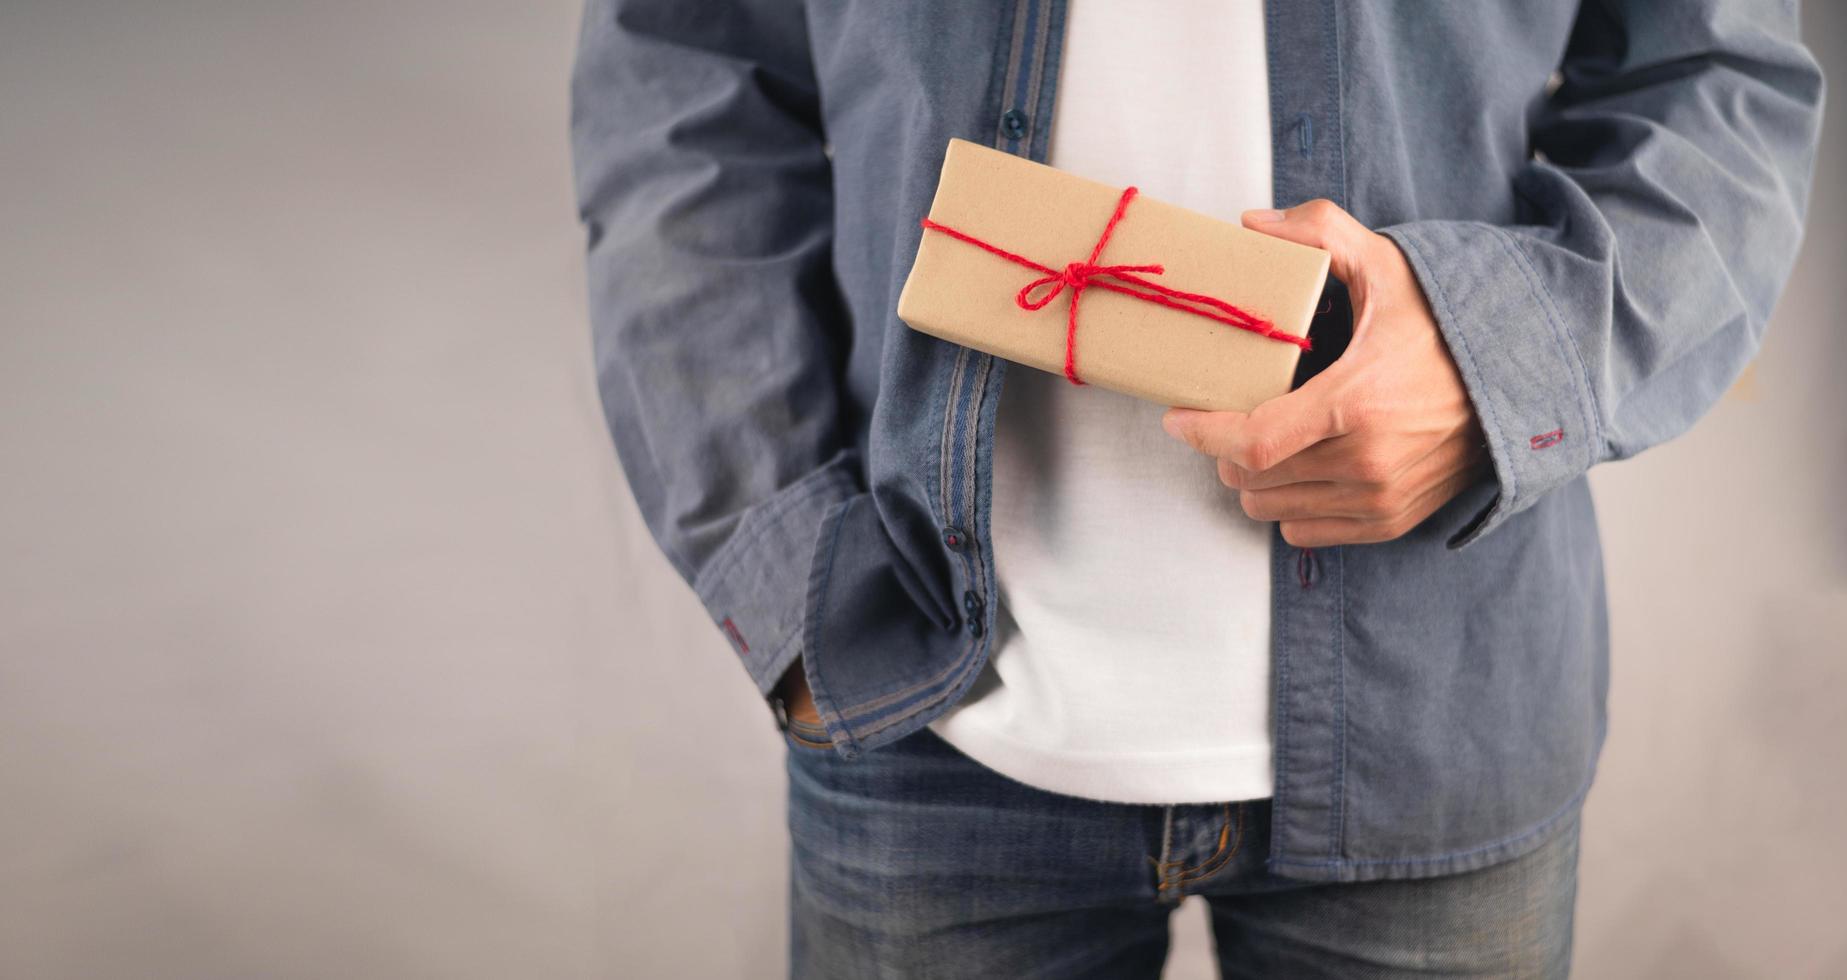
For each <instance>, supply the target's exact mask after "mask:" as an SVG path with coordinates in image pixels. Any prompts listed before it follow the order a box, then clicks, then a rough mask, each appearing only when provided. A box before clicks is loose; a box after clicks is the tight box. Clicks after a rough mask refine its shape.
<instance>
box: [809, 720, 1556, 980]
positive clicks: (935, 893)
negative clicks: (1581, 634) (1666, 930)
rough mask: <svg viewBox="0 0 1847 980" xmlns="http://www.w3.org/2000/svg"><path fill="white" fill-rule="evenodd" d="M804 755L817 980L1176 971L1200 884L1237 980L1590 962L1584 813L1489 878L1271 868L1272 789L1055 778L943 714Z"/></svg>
mask: <svg viewBox="0 0 1847 980" xmlns="http://www.w3.org/2000/svg"><path fill="white" fill-rule="evenodd" d="M786 767H787V770H788V774H789V835H790V839H791V841H792V844H793V848H792V850H793V855H792V856H793V860H792V861H791V867H790V874H789V910H790V915H789V925H790V936H789V967H790V968H789V975H790V976H792V977H800V978H802V980H823V978H826V980H860V978H863V977H917V978H923V977H1007V978H1016V977H1018V978H1026V977H1060V978H1066V980H1072V978H1079V977H1098V978H1110V980H1122V978H1126V977H1158V976H1160V975H1161V966H1162V963H1163V962H1164V961H1165V960H1166V958H1167V952H1168V913H1169V912H1170V911H1171V910H1172V909H1173V908H1174V907H1175V906H1177V905H1179V904H1180V902H1181V901H1183V900H1184V899H1185V898H1187V897H1188V896H1193V895H1197V896H1200V897H1202V898H1203V899H1204V900H1205V901H1206V904H1207V907H1208V909H1209V910H1210V914H1211V923H1212V932H1213V936H1214V942H1213V946H1214V947H1215V951H1216V954H1217V958H1218V961H1219V965H1220V968H1221V971H1222V975H1223V976H1226V977H1287V978H1290V980H1316V978H1339V980H1357V978H1387V977H1393V978H1401V977H1430V976H1443V977H1452V978H1454V977H1519V978H1521V980H1544V978H1560V977H1564V976H1566V975H1567V974H1568V973H1569V971H1570V965H1571V946H1572V931H1573V922H1572V910H1573V905H1574V900H1575V899H1576V897H1577V863H1578V834H1577V821H1576V820H1575V819H1569V820H1567V821H1566V822H1565V824H1564V826H1563V827H1562V828H1561V832H1560V833H1557V834H1554V835H1551V836H1550V837H1549V838H1548V839H1547V841H1546V843H1545V844H1544V845H1542V846H1541V847H1539V848H1537V849H1535V850H1533V851H1529V852H1527V853H1526V854H1524V855H1521V856H1520V857H1519V858H1516V859H1513V860H1509V861H1502V862H1500V863H1498V864H1495V865H1492V866H1490V867H1486V868H1480V869H1477V870H1475V871H1471V872H1466V873H1462V874H1453V875H1444V876H1441V877H1437V878H1416V879H1408V880H1400V881H1364V882H1304V881H1300V880H1297V879H1295V878H1286V877H1282V876H1279V875H1276V874H1273V873H1271V872H1270V871H1269V870H1268V869H1267V868H1266V862H1265V858H1266V857H1267V844H1268V841H1269V830H1270V817H1271V804H1270V801H1268V800H1251V801H1243V802H1233V803H1189V804H1179V805H1175V806H1147V805H1136V804H1127V803H1105V802H1102V801H1100V800H1086V799H1079V798H1077V797H1073V796H1064V795H1061V794H1058V793H1049V792H1046V791H1044V790H1039V789H1035V788H1033V787H1031V786H1027V785H1024V784H1022V783H1018V782H1015V781H1014V780H1011V779H1008V778H1007V777H1005V776H1002V775H1000V774H999V773H996V772H994V771H992V770H989V769H987V768H986V767H985V766H983V765H981V764H980V763H979V762H976V761H975V760H973V759H970V758H969V757H968V756H966V755H963V754H962V753H961V752H959V751H957V750H956V749H955V747H954V746H952V745H950V744H949V743H948V742H946V741H944V740H943V739H942V738H941V737H940V736H938V735H937V734H936V733H935V732H934V731H931V730H930V729H928V728H926V729H924V730H922V731H919V732H914V733H912V734H911V735H908V736H906V737H905V738H902V739H900V740H898V741H896V742H891V743H887V744H885V745H881V746H879V747H878V748H877V749H874V750H871V751H869V752H866V753H863V754H862V755H861V757H860V758H858V759H855V760H853V761H850V762H849V761H846V760H843V759H842V758H841V757H840V755H839V753H836V752H833V751H831V750H828V749H824V748H811V747H808V746H806V745H804V743H803V742H801V741H800V740H799V739H797V738H795V737H794V736H793V735H791V737H790V739H789V752H788V756H787V763H786ZM1574 817H1575V814H1574Z"/></svg>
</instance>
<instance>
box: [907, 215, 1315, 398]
mask: <svg viewBox="0 0 1847 980" xmlns="http://www.w3.org/2000/svg"><path fill="white" fill-rule="evenodd" d="M1136 193H1137V191H1136V189H1135V188H1133V187H1130V188H1126V189H1124V190H1123V192H1122V196H1121V197H1120V198H1118V199H1117V201H1116V212H1115V213H1114V214H1112V215H1110V219H1109V224H1107V225H1104V226H1103V234H1102V235H1100V236H1098V238H1097V244H1096V246H1095V247H1094V248H1092V249H1091V250H1090V259H1089V261H1086V262H1070V263H1066V265H1065V267H1064V268H1063V269H1053V268H1052V267H1050V266H1047V265H1042V264H1040V263H1038V262H1034V261H1033V260H1032V259H1029V258H1027V257H1025V256H1023V255H1017V254H1015V253H1013V252H1009V251H1007V250H1006V249H1004V248H1000V247H999V246H996V245H993V244H991V243H989V242H985V241H982V240H981V239H979V238H976V237H975V236H973V235H970V234H967V233H966V232H961V231H957V230H956V229H954V228H951V227H949V226H948V225H944V224H938V223H937V222H934V221H931V220H930V219H929V218H925V219H923V222H922V224H923V227H924V230H925V231H936V232H941V233H943V234H945V235H948V236H949V237H951V238H954V239H956V240H957V241H962V242H967V243H968V244H970V245H973V246H975V247H976V248H979V249H981V250H982V251H985V252H988V253H989V254H992V255H998V256H1000V257H1001V258H1003V259H1006V260H1007V261H1009V262H1012V263H1014V264H1015V265H1019V266H1024V267H1025V268H1028V269H1032V270H1033V271H1035V272H1038V273H1041V276H1040V278H1038V279H1034V280H1033V281H1032V282H1029V283H1027V284H1026V285H1025V286H1022V287H1021V288H1020V292H1019V294H1018V295H1016V296H1015V297H1014V302H1015V303H1017V304H1018V305H1019V307H1020V308H1021V309H1023V310H1042V309H1045V308H1046V306H1048V305H1050V304H1051V302H1052V301H1053V300H1055V299H1057V298H1058V296H1059V294H1060V293H1063V292H1064V291H1065V289H1066V288H1067V287H1069V288H1070V290H1071V310H1070V313H1069V315H1068V316H1067V317H1066V318H1065V377H1066V378H1067V379H1069V380H1070V382H1071V383H1072V384H1079V385H1081V384H1083V383H1084V382H1083V381H1082V380H1080V379H1079V378H1078V376H1077V309H1078V301H1079V300H1081V299H1082V298H1083V296H1084V290H1085V289H1088V288H1090V287H1091V286H1096V287H1097V288H1099V289H1107V290H1109V291H1110V292H1113V293H1121V294H1123V295H1125V296H1133V297H1135V298H1136V299H1139V300H1141V301H1143V302H1145V303H1154V304H1157V305H1159V306H1165V307H1167V308H1168V309H1173V310H1179V311H1180V312H1182V313H1190V314H1192V315H1194V316H1202V317H1205V318H1206V319H1208V320H1216V321H1218V322H1219V323H1223V324H1227V325H1229V326H1233V327H1237V328H1238V329H1240V330H1249V331H1251V332H1252V333H1256V334H1260V335H1262V336H1264V337H1268V338H1270V339H1271V340H1280V341H1283V342H1284V343H1290V344H1294V345H1296V346H1297V347H1300V348H1302V349H1303V350H1308V349H1309V342H1308V338H1307V337H1297V336H1296V335H1294V334H1290V333H1284V332H1283V331H1281V330H1278V329H1276V325H1275V324H1273V323H1271V322H1270V321H1268V320H1264V319H1261V318H1259V317H1255V316H1252V315H1251V314H1249V313H1246V312H1244V311H1243V310H1240V309H1238V308H1237V307H1235V306H1233V305H1231V304H1230V303H1227V302H1225V301H1224V300H1222V299H1218V298H1217V297H1213V296H1206V295H1203V294H1200V293H1188V292H1183V291H1181V290H1178V289H1173V288H1171V287H1168V286H1163V285H1161V284H1160V283H1157V282H1151V281H1149V280H1147V279H1144V278H1142V276H1143V275H1151V276H1158V275H1160V274H1162V272H1164V271H1165V270H1164V269H1163V268H1162V267H1161V266H1160V265H1158V264H1147V265H1098V264H1097V260H1098V259H1099V258H1101V257H1102V255H1103V248H1104V246H1106V245H1108V244H1109V240H1110V236H1111V235H1113V234H1115V232H1116V226H1117V225H1118V224H1120V223H1121V222H1122V216H1123V214H1124V213H1126V212H1127V211H1128V209H1129V202H1130V201H1133V200H1134V199H1135V195H1136ZM1041 290H1043V292H1041ZM1035 294H1037V295H1035Z"/></svg>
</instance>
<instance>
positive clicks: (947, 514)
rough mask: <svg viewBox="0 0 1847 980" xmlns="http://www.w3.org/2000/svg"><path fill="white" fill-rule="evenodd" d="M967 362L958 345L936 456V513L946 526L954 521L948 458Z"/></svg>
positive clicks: (965, 348)
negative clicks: (950, 507)
mask: <svg viewBox="0 0 1847 980" xmlns="http://www.w3.org/2000/svg"><path fill="white" fill-rule="evenodd" d="M967 361H968V348H967V347H962V346H960V345H958V346H957V347H956V361H955V366H954V367H953V368H951V369H950V372H949V400H948V401H947V402H945V403H944V405H943V444H942V451H941V452H940V453H939V454H938V455H937V477H936V481H937V482H936V488H937V499H938V500H939V502H940V503H941V508H940V509H939V510H938V511H937V513H939V514H941V515H942V516H943V521H944V522H945V523H948V524H954V523H955V520H956V515H955V513H954V512H953V511H951V510H950V509H949V483H950V479H949V458H950V456H951V455H953V452H954V450H953V441H954V440H953V435H952V434H953V433H954V432H955V417H956V397H957V396H958V395H959V394H960V393H961V391H960V389H961V387H962V365H963V364H965V363H967Z"/></svg>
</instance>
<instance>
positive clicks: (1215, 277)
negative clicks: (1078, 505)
mask: <svg viewBox="0 0 1847 980" xmlns="http://www.w3.org/2000/svg"><path fill="white" fill-rule="evenodd" d="M922 235H923V238H922V240H921V242H920V243H919V245H918V249H917V261H916V262H915V263H914V264H913V265H912V266H911V273H910V276H909V277H908V278H907V279H906V280H905V283H904V291H903V292H902V294H900V296H899V297H898V317H899V318H900V319H902V320H903V321H904V322H905V323H906V324H908V325H910V326H911V327H912V328H913V329H916V330H920V331H922V332H924V333H927V334H930V335H931V336H935V337H941V338H942V339H944V340H949V341H954V342H955V343H958V344H964V345H967V346H969V347H973V348H975V349H977V350H981V351H985V352H987V353H990V354H994V355H997V356H1000V357H1003V358H1006V359H1007V360H1009V361H1014V362H1017V363H1020V364H1025V365H1028V366H1030V367H1034V368H1038V369H1040V370H1044V371H1052V372H1058V373H1062V374H1064V375H1065V377H1066V378H1068V379H1070V380H1071V381H1072V382H1073V383H1078V384H1093V385H1096V386H1097V387H1099V388H1108V389H1111V390H1113V391H1120V392H1123V393H1125V394H1128V395H1133V396H1135V397H1137V398H1144V399H1147V400H1149V401H1154V402H1159V403H1161V404H1163V405H1178V406H1182V407H1186V408H1201V409H1209V410H1235V411H1249V410H1250V409H1251V408H1253V407H1255V406H1256V405H1258V404H1259V403H1261V402H1263V401H1265V400H1267V399H1270V398H1274V397H1276V396H1277V395H1280V394H1283V393H1284V392H1286V391H1288V390H1289V383H1290V381H1291V379H1293V377H1294V376H1295V369H1296V362H1297V361H1298V359H1299V358H1300V357H1301V355H1302V352H1303V351H1304V350H1306V349H1308V347H1309V344H1310V342H1311V341H1310V338H1309V336H1308V328H1309V321H1310V320H1311V319H1312V318H1313V316H1314V314H1315V309H1316V307H1317V305H1318V304H1319V303H1320V302H1321V293H1322V287H1323V286H1324V284H1325V283H1326V280H1327V272H1328V254H1327V253H1326V252H1324V251H1322V250H1321V249H1318V248H1310V247H1308V246H1305V245H1297V244H1295V243H1293V242H1286V241H1283V240H1281V239H1279V238H1274V237H1272V236H1269V235H1264V234H1260V233H1258V232H1254V231H1250V230H1248V229H1246V228H1244V227H1242V226H1240V225H1237V224H1233V223H1230V222H1226V221H1223V220H1220V219H1218V218H1212V217H1208V216H1206V215H1203V214H1200V213H1198V212H1195V211H1189V210H1187V209H1185V208H1182V207H1178V206H1175V205H1172V204H1167V203H1164V202H1162V201H1158V200H1154V199H1152V198H1149V197H1146V196H1143V195H1141V194H1140V193H1139V192H1137V191H1136V189H1135V188H1133V187H1130V188H1123V187H1112V186H1109V185H1107V184H1101V183H1098V182H1096V181H1092V180H1086V179H1084V178H1082V177H1078V176H1076V175H1074V174H1069V173H1065V172H1064V171H1061V170H1058V169H1056V168H1053V167H1048V166H1045V165H1044V164H1040V163H1034V162H1033V161H1031V160H1026V159H1023V158H1021V157H1016V156H1013V155H1011V154H1007V153H1002V152H1000V151H998V150H992V149H989V148H987V147H984V146H980V145H978V144H975V143H970V142H968V141H966V140H959V139H952V140H950V141H949V149H948V152H947V153H946V154H945V156H944V160H943V171H942V176H941V178H940V179H939V181H938V183H937V187H936V199H935V201H934V202H933V203H932V204H931V205H930V214H929V217H927V218H925V219H924V220H923V221H922Z"/></svg>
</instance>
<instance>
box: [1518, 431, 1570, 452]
mask: <svg viewBox="0 0 1847 980" xmlns="http://www.w3.org/2000/svg"><path fill="white" fill-rule="evenodd" d="M1564 441H1565V430H1564V429H1553V430H1552V431H1551V432H1541V433H1540V434H1538V435H1536V436H1534V437H1533V438H1531V439H1529V440H1527V442H1528V443H1529V444H1530V445H1531V446H1532V447H1533V448H1534V449H1550V448H1552V447H1553V446H1556V445H1558V444H1559V443H1561V442H1564Z"/></svg>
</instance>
